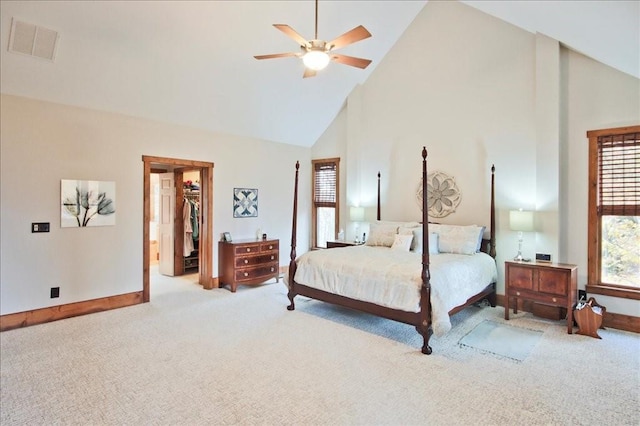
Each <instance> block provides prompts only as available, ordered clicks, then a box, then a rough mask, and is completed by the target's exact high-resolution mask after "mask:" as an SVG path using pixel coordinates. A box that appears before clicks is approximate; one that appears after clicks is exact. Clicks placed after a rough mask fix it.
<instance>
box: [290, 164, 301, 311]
mask: <svg viewBox="0 0 640 426" xmlns="http://www.w3.org/2000/svg"><path fill="white" fill-rule="evenodd" d="M299 169H300V162H299V161H296V179H295V184H294V187H293V188H294V189H293V220H292V224H291V256H290V257H291V260H290V261H289V271H288V272H289V292H288V293H287V297H288V298H289V301H290V302H291V304H290V305H289V306H287V309H288V310H290V311H293V310H294V309H295V308H296V306H295V304H294V303H293V298H294V297H296V289H295V281H294V280H293V277H294V276H295V275H296V235H297V222H298V171H299Z"/></svg>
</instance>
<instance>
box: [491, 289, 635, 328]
mask: <svg viewBox="0 0 640 426" xmlns="http://www.w3.org/2000/svg"><path fill="white" fill-rule="evenodd" d="M496 299H497V300H496V302H497V304H498V305H500V306H504V295H502V294H498V295H497V297H496ZM521 302H522V301H520V300H519V301H518V309H519V310H523V311H526V312H533V313H534V314H535V312H536V311H535V310H534V309H532V306H533V304H527V303H524V304H523V303H521ZM550 319H555V318H550ZM602 325H603V326H604V327H605V328H606V327H609V328H615V329H616V330H624V331H631V332H633V333H640V317H634V316H632V315H624V314H616V313H613V312H609V311H607V313H606V314H605V316H604V318H603V320H602Z"/></svg>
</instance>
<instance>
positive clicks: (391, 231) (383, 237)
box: [366, 223, 398, 247]
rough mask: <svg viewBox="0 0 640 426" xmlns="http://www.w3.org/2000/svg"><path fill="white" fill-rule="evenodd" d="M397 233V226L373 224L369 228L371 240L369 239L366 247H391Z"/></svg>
mask: <svg viewBox="0 0 640 426" xmlns="http://www.w3.org/2000/svg"><path fill="white" fill-rule="evenodd" d="M397 233H398V227H397V226H395V225H383V224H379V223H372V224H371V225H370V226H369V238H367V242H366V245H368V246H383V247H391V246H392V245H393V241H394V239H395V236H396V234H397Z"/></svg>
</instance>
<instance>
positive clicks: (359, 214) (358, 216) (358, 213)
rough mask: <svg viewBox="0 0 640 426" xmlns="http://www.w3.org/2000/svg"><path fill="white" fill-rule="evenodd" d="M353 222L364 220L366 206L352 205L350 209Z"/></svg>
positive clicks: (350, 217)
mask: <svg viewBox="0 0 640 426" xmlns="http://www.w3.org/2000/svg"><path fill="white" fill-rule="evenodd" d="M349 219H351V222H364V207H351V208H350V209H349Z"/></svg>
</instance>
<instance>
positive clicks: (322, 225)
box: [311, 158, 340, 247]
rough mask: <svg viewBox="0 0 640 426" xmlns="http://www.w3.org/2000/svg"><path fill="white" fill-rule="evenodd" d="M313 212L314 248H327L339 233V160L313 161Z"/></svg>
mask: <svg viewBox="0 0 640 426" xmlns="http://www.w3.org/2000/svg"><path fill="white" fill-rule="evenodd" d="M311 163H312V165H313V196H312V199H313V212H312V229H313V236H312V247H326V246H327V241H328V240H333V239H335V238H336V234H337V233H338V223H339V220H338V218H339V214H338V213H339V209H338V204H339V203H338V200H339V199H340V198H339V196H338V189H339V187H340V185H339V182H340V180H339V169H340V167H339V166H340V159H339V158H327V159H323V160H312V162H311Z"/></svg>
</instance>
